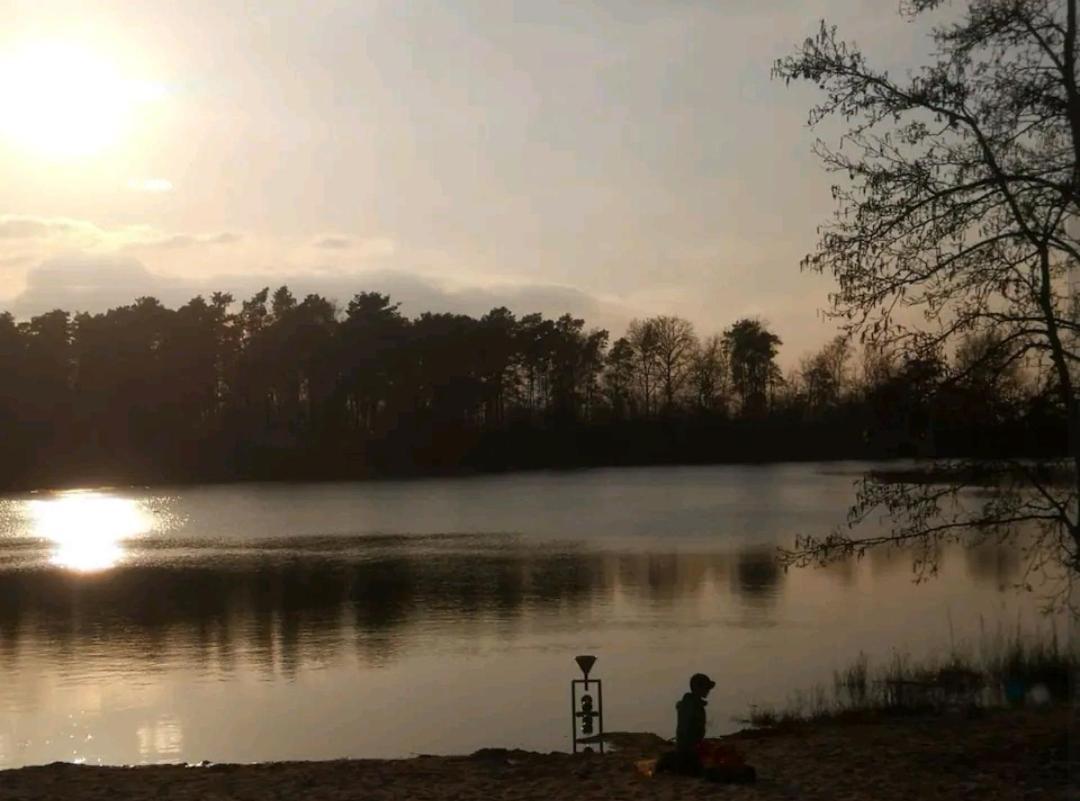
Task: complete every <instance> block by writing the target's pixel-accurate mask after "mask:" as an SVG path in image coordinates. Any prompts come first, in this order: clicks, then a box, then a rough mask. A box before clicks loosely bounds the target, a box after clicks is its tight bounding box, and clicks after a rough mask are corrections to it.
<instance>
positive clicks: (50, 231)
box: [0, 215, 100, 239]
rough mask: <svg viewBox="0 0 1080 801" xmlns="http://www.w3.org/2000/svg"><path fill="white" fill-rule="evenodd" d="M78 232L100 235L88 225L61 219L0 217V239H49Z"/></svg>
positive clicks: (16, 216) (94, 227) (94, 228)
mask: <svg viewBox="0 0 1080 801" xmlns="http://www.w3.org/2000/svg"><path fill="white" fill-rule="evenodd" d="M79 231H81V232H84V233H86V232H97V233H100V231H98V229H97V227H96V226H94V225H91V224H90V223H84V222H79V221H77V220H69V219H66V218H63V217H29V216H19V215H3V216H0V239H49V238H52V237H56V236H65V235H68V234H71V233H76V232H79Z"/></svg>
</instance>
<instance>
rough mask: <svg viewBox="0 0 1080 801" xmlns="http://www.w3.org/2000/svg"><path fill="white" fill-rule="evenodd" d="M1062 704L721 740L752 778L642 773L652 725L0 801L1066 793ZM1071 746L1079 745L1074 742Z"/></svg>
mask: <svg viewBox="0 0 1080 801" xmlns="http://www.w3.org/2000/svg"><path fill="white" fill-rule="evenodd" d="M1071 728H1072V725H1071V717H1070V714H1069V711H1068V710H1065V709H1061V708H1058V709H1051V710H1020V711H998V712H994V713H988V714H986V715H985V716H983V717H981V718H978V719H974V720H968V719H962V718H946V719H941V718H935V719H925V718H924V719H906V720H900V721H896V720H893V721H889V722H874V723H838V722H829V723H816V724H801V725H798V726H794V727H788V728H785V729H784V730H780V731H745V732H741V733H739V734H735V735H732V736H730V737H729V738H726V740H727V741H728V742H730V743H732V744H734V745H736V746H737V747H738V748H739V749H740V750H741V751H742V752H743V753H744V754H745V755H746V757H747V759H748V761H749V762H750V763H751V764H753V765H755V766H756V768H757V769H758V772H759V775H760V780H759V781H758V783H757V784H756V785H754V786H749V787H735V786H719V785H710V784H706V783H703V782H701V781H698V780H696V779H688V778H682V777H673V776H666V775H660V776H654V777H646V776H644V775H642V774H641V773H639V772H638V770H637V769H636V768H635V763H636V761H637V760H640V759H642V758H643V757H647V756H654V755H655V754H657V753H658V752H659V751H661V750H663V749H664V748H665V747H666V744H665V743H664V741H663V740H661V738H659V737H657V736H655V735H651V734H619V735H613V736H612V738H611V739H612V741H613V743H614V744H616V746H617V748H616V749H615V750H614V751H613V752H612V753H608V754H606V755H603V756H601V755H599V754H592V755H580V756H577V757H574V756H571V755H567V754H536V753H529V752H524V751H507V750H503V749H487V750H483V751H479V752H477V753H475V754H473V755H471V756H460V757H446V756H420V757H415V758H412V759H401V760H364V759H355V760H339V761H330V762H281V763H265V764H255V765H204V766H182V765H158V766H145V767H89V766H77V765H68V764H59V763H57V764H53V765H46V766H41V767H29V768H22V769H19V770H10V771H4V772H0V799H4V801H8V800H9V799H10V800H11V801H14V800H15V799H24V800H25V799H57V801H59V800H60V799H64V801H77V800H80V799H102V801H104V799H133V800H134V799H140V800H142V799H164V798H167V799H174V801H187V799H191V800H192V801H194V800H195V799H200V801H226V799H251V800H252V801H256V799H257V800H258V801H271V800H272V799H281V801H286V799H288V800H290V801H291V800H292V799H312V801H314V800H316V799H325V801H346V800H351V799H357V800H360V799H363V800H364V801H390V799H417V800H418V801H423V800H424V799H443V798H448V799H484V801H518V800H519V799H520V801H526V800H530V801H531V800H533V799H535V801H562V800H563V799H566V801H571V799H573V801H595V800H598V799H631V800H636V799H679V798H691V799H692V798H732V799H750V798H761V799H774V798H775V799H823V800H824V799H830V801H843V800H844V799H897V800H898V801H899V800H900V799H903V800H904V801H914V799H962V798H972V799H975V798H977V799H980V801H986V800H987V799H1039V801H1050V800H1051V799H1064V798H1066V797H1067V796H1068V795H1069V790H1070V788H1071V787H1072V785H1071V783H1070V769H1069V765H1070V760H1069V753H1068V752H1069V750H1070V747H1069V746H1070V737H1069V734H1070V730H1071ZM1072 750H1073V751H1075V748H1074V749H1072Z"/></svg>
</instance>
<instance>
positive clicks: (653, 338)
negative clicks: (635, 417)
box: [626, 319, 660, 417]
mask: <svg viewBox="0 0 1080 801" xmlns="http://www.w3.org/2000/svg"><path fill="white" fill-rule="evenodd" d="M626 340H627V342H629V343H630V346H631V347H632V348H633V351H634V356H635V363H636V367H637V370H636V373H637V380H638V385H639V387H640V389H641V405H642V411H643V413H644V414H645V416H646V417H648V416H649V415H650V414H651V413H652V412H653V411H655V409H654V407H653V396H654V395H655V394H656V383H657V380H658V378H659V376H660V361H659V348H660V337H659V333H658V332H657V330H656V325H655V323H654V321H653V320H651V319H650V320H631V321H630V327H629V328H628V329H627V331H626Z"/></svg>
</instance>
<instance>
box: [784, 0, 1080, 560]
mask: <svg viewBox="0 0 1080 801" xmlns="http://www.w3.org/2000/svg"><path fill="white" fill-rule="evenodd" d="M942 5H944V3H943V2H942V0H909V2H908V3H907V4H906V5H905V7H904V9H903V12H902V13H904V14H907V15H910V16H919V15H925V14H931V13H933V12H935V11H936V10H938V8H939V6H942ZM1077 5H1078V0H970V2H969V3H968V4H967V7H966V8H965V9H964V10H963V11H962V13H960V14H956V13H951V14H950V17H951V18H950V19H949V20H946V21H942V22H940V23H939V24H938V25H937V27H935V28H934V29H933V31H932V34H931V35H932V38H933V43H934V45H935V47H934V53H935V55H934V56H933V61H932V63H930V64H929V65H927V66H924V67H922V68H921V69H918V70H914V71H911V72H909V73H908V74H907V77H904V78H897V77H894V76H893V75H890V74H889V73H887V72H885V71H884V70H881V69H877V68H875V67H873V66H872V65H871V64H870V61H869V60H868V58H867V57H866V56H865V55H864V53H862V52H861V51H860V50H859V49H858V48H857V47H855V46H854V45H851V44H847V43H845V42H844V41H843V40H841V39H840V38H838V36H837V33H836V29H835V28H830V27H827V26H826V25H825V24H822V27H821V30H820V32H819V33H818V34H817V35H816V36H815V37H813V38H811V39H808V40H807V41H806V42H805V43H804V44H803V46H802V47H801V48H800V49H799V50H798V51H797V52H796V53H795V54H794V55H792V56H790V57H788V58H785V59H782V60H780V61H779V62H777V64H776V66H775V70H774V74H775V75H776V76H779V77H780V78H783V79H784V80H785V81H792V80H806V81H812V82H813V83H815V84H817V85H818V86H819V87H820V88H821V89H822V90H823V91H824V96H825V97H824V100H823V101H822V102H821V103H820V104H819V105H817V106H815V107H814V108H813V109H812V110H811V113H810V123H811V125H816V124H817V123H819V122H821V121H823V120H826V119H829V118H836V119H838V120H840V121H842V123H843V124H844V127H845V129H846V130H845V132H844V133H843V135H842V137H841V138H840V141H839V143H837V144H836V145H833V146H830V145H828V144H826V143H824V142H820V141H819V142H818V145H817V147H816V152H817V153H818V155H819V156H820V158H821V159H822V161H823V162H824V164H825V166H826V167H827V168H828V169H829V170H831V171H832V172H834V173H836V174H838V175H840V176H843V177H844V178H846V179H847V180H846V181H844V182H842V183H839V184H838V185H836V186H835V187H834V188H833V195H834V198H835V199H836V202H837V207H838V208H837V211H836V214H835V216H834V217H833V219H832V221H831V222H830V223H829V224H827V225H826V226H825V227H824V228H823V229H822V233H821V236H820V240H819V242H818V246H817V249H816V250H815V251H814V252H813V253H812V254H811V255H809V256H808V257H807V258H806V259H805V261H804V266H805V267H806V268H809V269H812V270H816V271H828V272H830V273H832V274H833V276H835V278H836V280H837V282H838V289H837V291H836V292H835V293H834V294H833V295H832V296H831V313H832V315H833V316H834V317H835V318H837V319H838V320H840V321H841V323H842V324H843V326H844V327H845V328H846V329H847V332H848V333H852V334H856V335H859V336H860V337H861V338H863V339H869V340H870V341H872V342H873V343H875V344H876V345H878V346H883V347H892V348H903V349H905V350H908V351H914V352H916V353H918V352H926V353H929V352H933V351H940V350H941V349H942V348H943V347H950V346H951V343H953V342H954V340H955V339H956V338H958V337H961V336H963V335H965V334H967V333H969V332H972V331H975V330H980V329H982V328H984V327H987V326H993V327H994V329H995V332H996V334H997V341H996V344H995V347H994V348H993V349H992V350H991V352H989V353H986V354H984V355H985V356H986V358H987V359H991V358H992V359H993V360H994V362H995V363H996V364H998V365H999V366H1001V367H1006V366H1008V365H1009V364H1012V363H1014V362H1018V361H1020V360H1025V359H1034V360H1036V361H1040V360H1041V361H1042V362H1043V363H1044V364H1045V365H1046V368H1047V369H1048V370H1049V371H1050V375H1051V378H1052V381H1053V384H1054V386H1055V388H1056V392H1057V397H1058V400H1059V402H1060V404H1061V406H1062V408H1063V409H1064V411H1065V414H1066V416H1067V419H1068V424H1069V447H1070V462H1069V468H1068V477H1067V479H1066V480H1063V481H1062V480H1053V479H1052V478H1048V475H1053V471H1051V472H1050V473H1047V472H1046V471H1043V470H1035V469H1031V468H1029V467H1028V466H1026V465H1022V464H1019V463H1008V464H1003V465H1001V466H1000V467H1001V470H1000V471H999V473H998V474H997V475H996V477H995V478H994V480H993V483H994V484H995V485H996V487H997V491H996V492H994V493H992V494H990V495H989V498H988V500H987V501H986V502H985V503H980V504H974V505H973V504H971V503H966V502H965V503H956V502H954V501H955V500H956V498H957V497H958V493H959V492H960V490H961V489H963V487H964V485H965V484H966V483H967V482H966V481H965V480H964V479H963V478H962V477H961V476H962V474H963V473H964V472H970V471H961V473H959V474H957V476H956V477H955V480H954V481H953V482H951V483H949V484H948V485H945V486H941V485H931V484H925V483H918V484H916V483H902V484H884V483H881V482H877V481H874V480H872V479H871V480H868V481H866V482H865V483H864V484H863V485H862V488H861V493H860V496H859V500H858V504H857V505H856V507H855V508H854V509H853V511H852V515H851V522H852V524H853V525H854V524H856V523H858V522H860V521H862V520H863V519H865V518H866V516H867V515H869V514H870V513H871V512H873V511H874V510H878V509H882V508H883V509H884V510H885V511H886V512H888V513H889V514H890V516H891V518H892V519H893V520H894V521H895V524H894V528H893V530H892V531H891V532H890V533H888V534H886V535H882V536H879V537H872V538H859V539H853V538H852V537H851V536H850V535H849V534H846V533H841V532H836V533H834V534H833V535H830V536H828V537H825V538H814V537H810V538H804V539H801V540H800V542H799V545H798V546H797V548H796V550H795V551H793V552H791V553H789V554H788V557H789V559H790V560H791V561H793V562H804V561H813V560H818V559H825V558H831V557H833V556H836V555H842V554H847V553H851V552H861V551H863V550H864V549H865V548H867V547H871V546H873V545H877V544H882V543H890V544H897V543H911V544H916V545H918V546H919V547H920V548H921V549H922V554H923V555H924V556H925V557H926V559H925V560H924V561H925V564H927V565H929V567H930V569H933V567H934V566H935V562H934V560H933V559H932V558H931V555H932V554H933V553H936V551H937V547H936V546H937V545H938V544H939V543H940V542H941V540H943V539H950V538H952V539H956V538H964V537H970V536H973V535H974V536H976V537H980V536H981V537H986V536H1010V535H1011V533H1013V532H1015V531H1017V530H1018V528H1017V527H1018V526H1019V527H1022V528H1027V529H1028V530H1031V529H1036V530H1037V531H1038V532H1039V536H1038V545H1039V547H1037V548H1036V552H1037V553H1039V554H1042V555H1044V556H1045V555H1046V553H1047V550H1046V549H1047V548H1049V549H1050V550H1051V551H1052V552H1053V554H1054V558H1055V560H1056V561H1057V562H1058V563H1059V564H1061V565H1064V566H1066V567H1067V568H1068V569H1069V570H1071V571H1076V570H1080V527H1078V520H1077V497H1078V490H1080V447H1078V436H1080V425H1078V400H1077V390H1076V368H1077V365H1078V362H1080V352H1078V350H1077V345H1076V343H1077V334H1078V333H1080V327H1078V322H1077V318H1076V316H1075V303H1074V301H1073V300H1072V298H1071V297H1070V288H1069V287H1068V285H1067V284H1068V273H1069V271H1070V269H1074V268H1075V266H1076V264H1077V261H1078V259H1080V241H1078V238H1077V235H1076V232H1075V231H1070V230H1069V228H1070V226H1069V223H1070V220H1073V219H1074V218H1075V217H1076V216H1077V212H1078V211H1080V81H1078V75H1077V55H1078V48H1077V33H1078V26H1077Z"/></svg>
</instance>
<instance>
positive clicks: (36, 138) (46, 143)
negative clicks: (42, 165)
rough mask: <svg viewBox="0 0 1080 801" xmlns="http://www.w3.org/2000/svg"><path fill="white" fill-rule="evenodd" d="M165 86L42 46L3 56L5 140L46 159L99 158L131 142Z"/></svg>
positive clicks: (63, 48)
mask: <svg viewBox="0 0 1080 801" xmlns="http://www.w3.org/2000/svg"><path fill="white" fill-rule="evenodd" d="M163 95H164V90H163V89H162V87H161V86H160V85H157V84H153V83H148V82H145V81H136V80H131V79H129V78H127V77H125V76H124V75H122V74H121V73H120V71H119V70H117V68H116V67H115V66H114V65H113V64H111V63H110V62H109V61H108V60H107V59H105V58H102V57H101V56H99V55H98V54H96V53H94V52H92V51H90V50H86V49H83V48H80V47H76V46H73V45H68V44H64V43H56V42H47V43H46V42H42V43H37V44H33V45H26V46H23V47H21V48H18V49H14V50H11V51H9V52H7V53H4V54H0V134H2V135H3V136H4V138H5V139H7V140H8V141H9V142H11V143H12V144H14V145H16V146H18V147H19V148H22V149H25V150H30V151H33V152H35V153H37V154H39V155H42V156H45V157H48V158H59V159H64V158H78V157H85V156H90V155H94V154H97V153H99V152H101V151H103V150H105V149H107V148H109V147H113V146H115V145H117V144H118V143H119V142H120V141H121V140H122V139H123V138H124V137H125V136H127V135H128V134H129V133H130V132H131V129H132V127H133V125H134V123H135V121H136V118H137V116H138V114H139V112H140V109H141V108H142V107H144V106H145V105H146V104H148V103H153V102H155V101H157V100H160V99H161V98H162V97H163Z"/></svg>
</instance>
